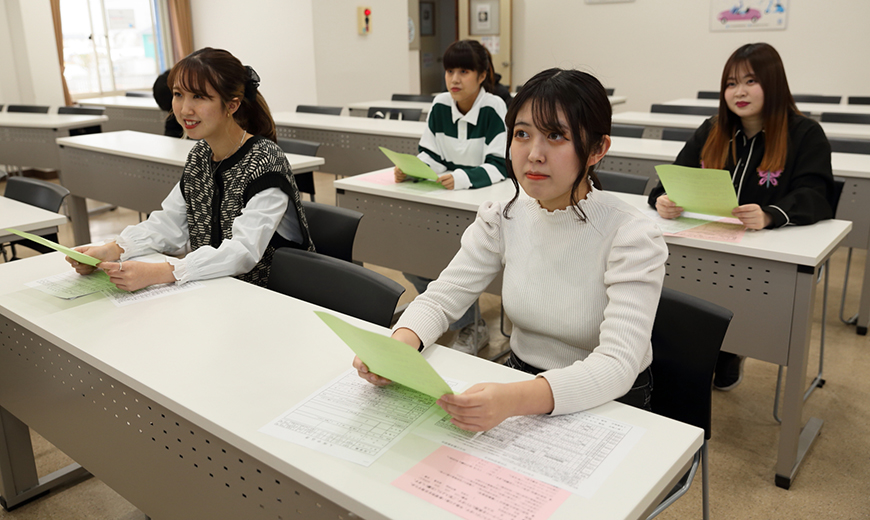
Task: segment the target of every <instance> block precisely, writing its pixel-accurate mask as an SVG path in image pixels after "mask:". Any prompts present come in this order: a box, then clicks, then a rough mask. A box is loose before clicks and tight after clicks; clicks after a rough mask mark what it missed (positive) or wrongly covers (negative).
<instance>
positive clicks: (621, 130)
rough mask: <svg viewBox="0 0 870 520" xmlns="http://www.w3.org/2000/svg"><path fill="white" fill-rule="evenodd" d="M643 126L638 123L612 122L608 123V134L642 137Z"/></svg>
mask: <svg viewBox="0 0 870 520" xmlns="http://www.w3.org/2000/svg"><path fill="white" fill-rule="evenodd" d="M643 130H644V127H642V126H640V125H623V124H619V123H613V124H611V125H610V135H611V136H616V137H636V138H638V139H640V138H641V137H643Z"/></svg>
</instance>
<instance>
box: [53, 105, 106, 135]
mask: <svg viewBox="0 0 870 520" xmlns="http://www.w3.org/2000/svg"><path fill="white" fill-rule="evenodd" d="M105 112H106V109H105V107H58V108H57V113H58V114H70V115H79V116H101V115H103V114H104V113H105ZM102 131H103V127H102V125H93V126H86V127H84V128H70V130H69V135H70V136H75V135H86V134H99V133H101V132H102Z"/></svg>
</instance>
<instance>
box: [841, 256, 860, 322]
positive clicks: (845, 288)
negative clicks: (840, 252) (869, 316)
mask: <svg viewBox="0 0 870 520" xmlns="http://www.w3.org/2000/svg"><path fill="white" fill-rule="evenodd" d="M851 265H852V248H851V247H850V248H849V254H847V255H846V276H845V277H844V279H843V296H842V297H841V298H840V321H842V322H843V323H845V324H846V325H855V324H856V323H858V313H857V312H856V313H855V315H854V316H852V317H851V318H848V319H847V318H845V317H844V316H843V312H844V311H845V310H846V291H848V290H849V267H851Z"/></svg>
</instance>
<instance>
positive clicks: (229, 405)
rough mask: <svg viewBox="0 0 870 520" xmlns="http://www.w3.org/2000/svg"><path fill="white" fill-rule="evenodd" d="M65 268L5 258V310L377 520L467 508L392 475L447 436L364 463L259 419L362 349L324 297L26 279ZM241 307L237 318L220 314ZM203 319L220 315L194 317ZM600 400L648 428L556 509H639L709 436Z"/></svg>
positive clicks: (459, 370) (563, 518) (479, 363)
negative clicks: (329, 321) (77, 291)
mask: <svg viewBox="0 0 870 520" xmlns="http://www.w3.org/2000/svg"><path fill="white" fill-rule="evenodd" d="M66 269H69V266H68V265H67V264H66V263H65V262H64V261H63V257H62V255H61V254H60V253H51V254H47V255H41V256H39V257H34V258H27V259H24V260H21V261H18V262H10V263H7V264H2V265H0V313H2V314H3V315H6V316H11V317H14V319H15V320H16V321H19V322H20V323H22V324H25V326H27V327H28V328H29V329H31V330H33V331H34V333H35V334H38V335H45V336H48V337H52V338H56V341H55V343H56V344H57V345H58V346H59V347H60V348H62V349H64V350H66V351H68V352H70V353H71V354H72V355H74V356H76V357H78V358H80V359H82V360H83V361H85V362H87V363H89V364H91V365H93V366H94V367H96V368H97V369H98V370H101V371H102V372H104V373H106V374H108V375H110V376H111V377H113V378H116V379H117V380H119V381H120V382H121V383H123V384H125V385H127V386H129V387H131V388H132V389H134V390H135V391H137V392H140V393H142V394H144V395H145V396H146V397H148V398H149V399H152V400H154V401H156V402H157V403H158V404H160V405H162V406H164V407H166V408H168V409H170V410H171V411H173V412H175V413H178V414H180V415H181V416H183V417H184V418H186V419H187V420H190V421H191V422H193V423H194V424H196V425H197V426H199V427H201V428H204V429H205V430H206V431H209V432H211V433H213V434H214V435H216V436H219V437H220V438H221V439H223V440H224V441H226V442H228V443H230V444H231V445H234V446H236V447H238V448H239V449H241V450H243V451H244V452H246V453H248V454H250V455H251V456H252V457H254V458H256V459H258V460H260V461H262V462H263V463H265V464H267V465H268V466H271V467H273V468H275V469H276V470H277V471H279V472H281V473H283V474H286V475H288V476H289V477H290V478H292V479H294V480H296V481H298V482H299V483H300V484H302V485H304V486H308V487H309V488H311V489H312V490H314V491H315V492H317V493H320V494H321V495H324V496H325V497H326V498H328V499H330V500H332V501H334V502H336V503H338V504H340V505H341V506H343V507H347V508H349V509H350V510H353V511H355V512H356V513H358V514H359V515H360V516H362V517H364V518H373V519H419V518H426V519H434V520H447V519H453V520H455V519H456V518H458V517H456V516H454V515H452V514H451V513H448V512H446V511H444V510H442V509H440V508H438V507H436V506H434V505H431V504H429V503H426V502H424V501H422V500H419V499H418V498H416V497H414V496H412V495H410V494H407V493H405V492H404V491H401V490H399V489H398V488H396V487H394V486H392V485H391V484H390V483H391V482H392V481H393V480H395V479H396V478H397V477H399V476H400V475H402V474H403V473H405V472H406V471H408V470H409V469H410V468H411V467H413V466H414V465H415V464H416V463H417V462H418V461H419V460H421V459H422V458H424V457H426V456H427V455H429V454H430V453H431V452H432V451H434V450H435V449H436V448H437V446H436V445H435V444H434V443H432V442H430V441H427V440H424V439H423V438H420V437H417V436H415V435H413V434H412V435H408V436H407V437H405V438H404V439H403V440H402V441H400V442H399V443H398V444H397V445H396V446H394V447H393V448H392V449H391V450H390V451H388V452H387V453H386V454H385V455H384V456H382V457H381V458H380V459H378V460H377V461H376V462H375V463H373V464H372V465H371V466H370V467H368V468H365V467H362V466H359V465H357V464H353V463H350V462H346V461H343V460H340V459H337V458H333V457H330V456H328V455H324V454H321V453H318V452H314V451H311V450H308V449H307V448H303V447H301V446H298V445H295V444H292V443H289V442H285V441H282V440H280V439H277V438H274V437H272V436H269V435H266V434H263V433H259V432H258V431H257V430H258V429H259V428H260V427H262V426H263V425H265V424H267V423H268V422H270V421H272V420H273V419H275V418H276V417H278V416H279V415H280V414H282V413H283V412H285V411H286V410H287V409H289V408H290V407H291V406H293V405H294V404H295V403H297V402H299V401H301V400H302V399H304V398H305V397H307V396H308V395H310V394H311V393H313V392H314V391H316V390H318V389H319V388H320V387H322V386H323V385H324V384H326V383H327V382H328V381H330V380H332V379H333V378H335V377H336V376H338V375H339V374H341V373H343V372H344V371H345V370H347V369H348V368H349V367H350V366H351V361H352V359H353V353H352V352H351V351H350V349H348V348H347V347H346V346H345V345H344V343H343V342H342V341H341V340H340V339H339V338H338V337H337V336H335V334H333V333H332V332H331V331H330V330H329V329H328V328H327V327H326V325H324V324H323V323H321V322H320V320H318V319H316V318H314V316H313V315H312V314H311V311H312V309H313V306H311V305H309V304H307V303H304V302H301V301H298V300H294V299H292V298H288V297H286V296H282V295H280V294H278V293H276V292H272V291H268V290H266V289H263V288H260V287H256V286H254V285H251V284H247V283H244V282H240V281H238V280H235V279H232V278H220V279H216V280H209V281H206V282H204V287H203V288H200V289H195V290H192V291H189V292H186V293H182V294H177V295H173V296H168V297H164V298H160V299H157V300H151V301H146V302H142V303H137V304H134V305H130V306H126V307H115V306H114V305H113V304H112V303H111V302H110V301H109V300H107V299H106V298H104V297H103V296H101V295H91V296H86V297H83V298H79V299H76V300H71V301H67V300H60V299H57V298H52V297H51V296H48V295H45V294H42V293H40V292H38V291H36V290H35V289H30V288H27V287H25V286H24V283H26V282H28V281H31V280H35V279H38V278H42V277H45V276H50V275H53V274H55V273H59V272H62V271H63V270H66ZM228 308H231V309H232V313H233V316H234V319H233V320H214V319H213V317H214V316H216V315H221V314H225V313H226V311H227V309H228ZM200 320H205V321H207V322H208V323H210V326H208V327H191V326H190V323H196V322H198V321H200ZM351 321H354V322H355V323H357V324H361V322H359V321H357V320H351ZM156 323H160V324H161V326H160V327H155V326H153V325H154V324H156ZM248 323H258V324H261V325H258V326H256V327H249V326H245V325H244V324H248ZM367 328H369V329H370V330H375V331H380V332H382V333H387V332H388V331H387V330H386V329H382V328H379V327H376V326H374V325H370V324H369V325H367ZM288 330H292V331H293V333H292V334H288V333H287V331H288ZM130 331H136V333H135V334H131V333H130ZM121 337H123V338H124V341H123V342H119V341H118V338H121ZM424 355H425V356H426V357H427V358H428V359H429V361H430V362H431V363H432V364H433V366H435V368H436V369H437V370H438V371H439V372H441V373H442V374H443V375H444V376H445V377H449V378H455V379H458V380H462V381H468V382H474V381H481V380H489V381H503V382H507V381H517V380H522V379H526V378H529V377H530V376H529V375H527V374H523V373H521V372H518V371H514V370H510V369H508V368H505V367H503V366H501V365H496V364H494V363H490V362H488V361H486V360H483V359H479V358H473V357H470V356H467V355H464V354H462V353H459V352H456V351H454V350H450V349H445V348H441V347H434V348H430V349H427V351H426V353H425V354H424ZM299 367H304V369H299ZM594 412H595V413H598V414H601V415H604V416H607V417H610V418H612V419H615V420H618V421H623V422H626V423H629V424H632V425H636V426H639V427H642V428H645V429H646V432H645V433H644V435H643V436H642V437H641V439H640V440H639V442H638V444H637V445H636V446H635V447H634V448H632V450H631V451H630V452H629V457H628V459H627V460H626V461H625V462H624V463H622V464H620V465H619V466H618V467H617V468H616V469H615V471H614V472H613V474H611V476H610V477H609V478H608V479H607V480H606V481H605V482H604V484H603V485H602V487H601V488H600V489H599V490H598V492H597V493H596V494H595V496H594V497H593V498H592V499H585V498H581V497H579V496H576V495H575V496H571V497H570V498H569V499H568V500H567V501H566V502H565V503H564V504H563V505H562V507H560V508H559V509H558V510H557V511H556V513H555V514H554V515H553V516H552V517H551V518H552V519H554V520H567V519H574V518H576V516H577V511H583V517H584V518H586V519H602V520H603V519H614V518H637V517H638V516H640V514H641V512H642V511H643V509H644V504H649V503H651V502H652V501H653V500H654V498H653V497H654V496H655V495H657V494H658V492H660V491H662V490H663V488H664V482H666V481H668V480H670V479H671V478H672V477H673V476H676V475H677V474H679V472H680V471H681V468H676V467H674V466H676V465H680V464H678V461H683V462H685V461H688V460H690V459H691V454H692V453H694V451H695V450H696V449H698V448H699V447H700V446H701V442H702V438H703V431H702V430H699V429H697V428H694V427H692V426H688V425H685V424H681V423H677V422H675V421H671V420H669V419H665V418H663V417H659V416H656V415H654V414H651V413H648V412H644V411H642V410H639V409H635V408H632V407H629V406H625V405H622V404H619V403H609V404H607V405H604V406H601V407H598V408H596V409H595V410H594Z"/></svg>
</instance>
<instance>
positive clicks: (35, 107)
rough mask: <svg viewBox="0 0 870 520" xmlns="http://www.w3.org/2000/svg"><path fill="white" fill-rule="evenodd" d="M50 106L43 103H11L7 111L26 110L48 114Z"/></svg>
mask: <svg viewBox="0 0 870 520" xmlns="http://www.w3.org/2000/svg"><path fill="white" fill-rule="evenodd" d="M49 108H50V107H47V106H42V105H9V106H8V107H6V112H25V113H29V114H47V113H48V109H49Z"/></svg>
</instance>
